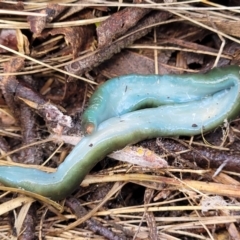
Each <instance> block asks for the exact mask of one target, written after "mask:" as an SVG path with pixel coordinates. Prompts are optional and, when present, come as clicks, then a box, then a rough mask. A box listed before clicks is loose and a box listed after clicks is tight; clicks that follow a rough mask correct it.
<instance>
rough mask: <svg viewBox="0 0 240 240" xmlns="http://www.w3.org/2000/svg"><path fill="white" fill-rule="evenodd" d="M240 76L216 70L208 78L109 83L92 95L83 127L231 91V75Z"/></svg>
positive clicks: (139, 78)
mask: <svg viewBox="0 0 240 240" xmlns="http://www.w3.org/2000/svg"><path fill="white" fill-rule="evenodd" d="M231 73H233V74H238V67H236V66H231V67H227V68H222V69H221V68H218V69H214V70H212V71H210V72H208V73H207V74H183V75H146V76H144V75H127V76H122V77H117V78H113V79H111V80H108V81H107V83H105V84H103V85H101V86H100V87H99V88H98V89H97V90H96V91H95V93H94V94H93V95H92V97H91V99H90V101H89V107H88V108H87V109H86V111H85V112H84V114H83V117H82V127H83V131H84V132H85V134H87V133H89V132H88V131H87V130H86V129H87V127H88V126H89V125H90V126H93V132H94V130H96V129H97V127H98V125H99V124H100V123H101V122H103V121H105V120H107V119H109V118H111V117H116V116H121V115H123V114H125V113H127V112H132V111H135V110H137V109H143V108H150V107H158V106H161V105H171V104H179V103H184V102H192V101H198V100H201V99H203V98H204V97H208V96H209V95H212V94H213V93H216V92H218V91H221V90H223V89H227V88H229V87H230V86H231V85H232V84H233V83H232V81H229V80H228V81H226V79H225V78H226V77H227V76H228V75H229V74H231Z"/></svg>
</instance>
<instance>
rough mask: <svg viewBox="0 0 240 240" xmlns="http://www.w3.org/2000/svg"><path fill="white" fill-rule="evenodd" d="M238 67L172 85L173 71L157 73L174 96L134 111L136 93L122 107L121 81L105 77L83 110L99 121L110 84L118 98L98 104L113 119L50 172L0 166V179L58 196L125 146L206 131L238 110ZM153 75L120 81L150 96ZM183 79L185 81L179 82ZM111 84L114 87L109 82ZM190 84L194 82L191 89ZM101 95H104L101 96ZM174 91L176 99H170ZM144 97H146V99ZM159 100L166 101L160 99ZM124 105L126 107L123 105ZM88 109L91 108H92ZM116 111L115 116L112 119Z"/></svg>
mask: <svg viewBox="0 0 240 240" xmlns="http://www.w3.org/2000/svg"><path fill="white" fill-rule="evenodd" d="M239 70H240V69H239V67H227V68H223V69H215V70H212V71H211V72H210V73H208V74H207V75H202V74H199V75H190V76H189V75H187V77H186V76H185V77H184V76H176V79H178V80H179V82H178V83H175V85H172V84H173V83H172V81H173V75H171V76H160V78H161V81H162V79H163V81H164V82H165V84H166V85H168V86H165V85H164V86H162V85H161V86H162V87H164V88H165V91H164V92H167V93H170V94H165V97H163V99H165V100H168V97H169V96H171V99H174V100H173V103H174V104H169V103H168V102H167V104H168V105H163V106H160V107H156V108H148V109H143V110H138V111H133V112H131V111H132V110H135V106H139V101H138V100H139V97H138V96H136V95H135V94H133V95H130V96H129V97H127V98H126V99H125V104H126V105H125V104H123V105H121V104H120V102H121V101H122V99H123V96H122V95H123V93H122V92H121V91H120V87H119V86H120V85H121V84H120V83H119V80H117V81H116V80H110V81H108V82H107V83H106V84H104V85H103V86H102V87H101V88H100V90H98V91H97V96H96V94H94V96H93V98H94V99H95V100H91V102H94V105H95V106H94V108H93V107H92V105H90V107H89V109H90V110H89V109H88V110H87V111H86V112H87V113H88V114H89V115H90V117H89V118H90V119H94V121H95V120H96V119H97V120H96V122H97V125H98V124H99V122H100V121H101V118H100V120H99V117H98V115H99V111H100V112H101V111H102V110H101V109H102V104H103V105H104V103H105V102H106V101H105V98H109V96H108V93H109V91H110V90H108V91H106V90H105V88H108V89H109V85H108V84H111V88H112V91H111V93H113V92H114V91H116V90H117V92H118V95H119V96H120V97H119V99H118V98H117V96H114V99H115V100H114V101H115V102H113V101H112V102H108V104H107V105H104V108H105V109H106V112H107V114H106V115H105V117H107V118H109V117H112V116H113V117H112V118H109V119H107V120H105V121H103V122H102V123H100V124H99V125H98V127H97V130H96V131H95V132H94V133H93V134H91V135H88V136H86V137H84V138H83V139H82V140H81V141H80V142H79V143H78V145H77V146H76V147H75V148H74V149H73V150H72V152H71V153H70V154H69V155H68V156H67V158H66V159H65V161H64V162H63V163H62V164H60V166H59V167H58V169H57V171H56V172H55V173H46V172H43V171H40V170H36V169H28V168H21V167H6V166H2V167H0V182H1V183H3V184H4V185H6V186H11V187H17V188H23V189H26V190H28V191H32V192H35V193H38V194H41V195H43V196H46V197H49V198H52V199H54V200H59V199H63V198H65V197H66V196H67V195H69V194H71V193H72V192H73V191H74V190H75V189H76V188H77V187H78V186H79V184H80V183H81V181H82V180H83V178H84V177H85V176H86V174H88V172H89V171H90V170H91V169H92V167H93V166H94V165H95V164H96V163H97V162H98V161H100V160H101V159H103V158H104V157H105V156H106V155H107V154H109V153H111V152H113V151H115V150H118V149H121V148H123V147H125V146H126V145H128V144H132V143H136V142H138V141H141V140H144V139H148V138H155V137H159V136H176V135H185V136H192V135H196V134H200V133H202V132H205V131H209V130H212V129H214V128H216V127H217V126H219V125H220V124H222V123H223V121H224V120H225V119H231V118H234V117H235V116H236V115H237V114H238V113H239V111H240V101H239V97H240V80H239V79H240V76H239ZM156 78H159V76H148V77H143V76H138V75H131V78H130V77H128V76H125V77H123V83H124V84H125V86H126V84H127V86H128V87H127V88H128V90H130V88H129V86H130V85H131V84H132V83H130V82H131V81H133V82H134V83H135V84H136V81H137V80H138V83H137V86H136V85H135V87H136V88H137V89H138V90H137V91H135V90H134V91H135V93H137V94H140V95H142V96H146V94H145V93H144V92H146V91H147V93H149V94H151V91H152V90H153V92H154V91H155V90H156V89H157V88H158V87H159V82H158V81H157V82H156V81H153V80H152V79H156ZM165 78H166V79H170V81H165ZM185 78H186V79H188V81H185V80H186V79H185ZM119 79H121V78H119ZM126 79H127V80H128V81H127V80H126ZM171 79H172V80H171ZM180 80H183V81H180ZM145 81H153V82H152V84H149V85H145V83H143V82H145ZM114 82H115V83H116V85H117V86H115V85H114ZM128 82H129V83H128ZM188 83H189V84H190V86H189V84H188ZM119 84H120V85H119ZM169 84H170V85H169ZM194 84H196V85H195V86H196V88H195V89H194ZM125 86H124V87H123V88H124V89H125ZM141 86H142V87H141ZM143 86H144V87H143ZM167 89H171V90H167ZM202 89H204V91H203V90H202ZM195 92H197V93H199V95H198V94H195ZM106 93H107V95H104V94H106ZM174 93H176V95H178V97H179V98H178V97H174V96H175V94H174ZM98 94H103V95H98ZM116 95H117V93H116ZM184 96H186V97H184ZM189 96H190V99H191V96H192V100H193V101H190V100H189ZM96 99H99V100H100V102H99V103H98V102H96ZM134 99H137V101H138V102H137V103H135V100H134ZM147 99H152V98H150V97H148V98H147ZM178 100H179V102H178ZM108 101H109V100H108ZM144 101H145V100H144ZM140 102H141V101H140ZM147 102H148V100H146V103H144V105H148V106H150V105H152V100H151V101H150V103H147ZM163 102H164V101H163ZM109 103H111V104H109ZM164 103H165V104H166V101H165V102H164ZM141 104H142V103H141ZM141 104H140V105H141ZM154 104H155V103H154ZM110 105H111V106H110ZM97 106H99V107H97ZM117 106H123V107H122V108H121V107H119V109H120V113H121V111H123V112H122V113H125V114H123V115H121V114H120V113H119V112H116V111H115V114H113V111H112V110H111V109H117V108H118V107H117ZM125 106H129V107H128V108H126V107H125ZM154 106H155V105H154ZM99 108H100V110H99ZM137 108H138V107H137ZM93 109H95V110H96V111H95V112H94V111H93ZM121 109H124V110H121ZM126 112H129V113H126ZM94 114H96V115H94ZM112 114H113V115H112ZM116 114H117V116H115V117H114V115H116ZM118 115H119V116H118ZM105 117H104V118H105ZM85 118H87V119H88V115H86V114H85Z"/></svg>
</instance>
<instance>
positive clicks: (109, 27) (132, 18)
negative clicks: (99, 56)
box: [96, 7, 152, 48]
mask: <svg viewBox="0 0 240 240" xmlns="http://www.w3.org/2000/svg"><path fill="white" fill-rule="evenodd" d="M151 10H152V9H149V8H135V7H128V8H124V9H123V10H121V11H119V12H116V13H114V14H112V15H111V16H110V17H109V18H108V19H107V20H105V21H104V22H102V23H101V24H100V25H99V26H98V27H97V29H96V31H97V37H98V48H103V47H107V46H109V45H110V44H111V43H112V41H113V40H114V39H117V38H118V37H119V36H122V35H123V34H124V33H125V32H126V31H128V30H129V29H130V28H131V27H133V26H135V25H137V23H138V21H139V20H140V19H141V18H143V17H144V16H145V15H146V14H148V13H149V12H150V11H151Z"/></svg>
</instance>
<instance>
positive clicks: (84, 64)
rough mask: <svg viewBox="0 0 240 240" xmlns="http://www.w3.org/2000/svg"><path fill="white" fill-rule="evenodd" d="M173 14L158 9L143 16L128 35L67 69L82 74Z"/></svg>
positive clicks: (67, 66) (68, 66) (69, 65)
mask: <svg viewBox="0 0 240 240" xmlns="http://www.w3.org/2000/svg"><path fill="white" fill-rule="evenodd" d="M170 16H171V14H170V13H168V12H161V11H157V12H154V13H153V14H151V15H150V16H147V17H145V18H143V19H142V20H141V21H139V23H138V25H137V26H135V27H133V28H132V29H131V30H130V31H129V32H127V35H128V36H127V37H126V38H124V39H121V40H116V41H115V42H113V43H112V44H111V45H110V46H108V47H107V48H102V49H100V50H97V51H95V52H93V53H91V54H89V55H87V56H86V57H85V58H81V59H80V60H76V61H75V62H73V63H71V64H68V65H66V66H65V69H66V71H68V72H70V73H74V74H76V75H81V74H83V73H85V72H87V71H89V70H91V69H92V68H93V67H96V66H98V65H99V64H100V63H102V62H104V61H105V60H107V59H109V58H111V57H112V56H113V55H114V54H116V53H118V52H120V51H121V50H122V49H123V48H125V47H127V46H129V45H130V44H132V43H133V42H134V41H135V40H137V39H139V38H141V37H143V36H145V35H146V34H147V33H149V32H150V31H151V30H152V27H149V28H147V27H148V26H150V25H152V24H154V23H156V22H161V21H165V20H166V19H168V18H169V17H170ZM140 29H141V30H140ZM72 79H73V78H72V77H69V78H68V80H67V81H71V80H72Z"/></svg>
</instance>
